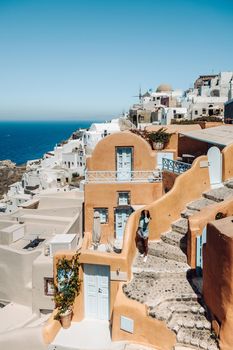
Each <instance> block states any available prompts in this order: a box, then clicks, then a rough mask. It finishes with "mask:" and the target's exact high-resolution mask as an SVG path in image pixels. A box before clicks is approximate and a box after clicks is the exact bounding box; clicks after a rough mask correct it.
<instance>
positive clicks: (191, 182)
mask: <svg viewBox="0 0 233 350" xmlns="http://www.w3.org/2000/svg"><path fill="white" fill-rule="evenodd" d="M206 162H207V157H206V156H202V157H199V158H197V159H196V160H195V161H194V163H193V166H192V168H191V169H190V170H188V171H186V172H185V173H183V174H182V175H180V176H179V177H178V178H177V179H176V182H175V185H174V186H173V188H172V189H171V190H170V191H169V192H168V193H167V194H165V195H164V196H162V197H161V198H160V199H158V200H157V201H155V202H153V203H151V204H150V205H147V206H146V207H145V208H146V209H148V210H149V211H150V213H151V216H152V220H151V221H150V224H149V230H150V235H149V239H151V240H153V239H159V238H160V236H161V234H162V233H164V232H166V231H168V230H169V229H170V225H171V223H172V222H173V221H175V220H177V219H178V218H179V217H180V213H181V211H182V210H184V209H185V207H186V204H187V203H189V202H191V201H193V200H195V199H198V198H200V197H201V195H202V193H203V192H204V191H207V190H208V189H209V188H210V181H209V171H208V167H206V166H204V167H203V164H206Z"/></svg>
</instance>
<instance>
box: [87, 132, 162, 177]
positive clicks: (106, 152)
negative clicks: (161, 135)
mask: <svg viewBox="0 0 233 350" xmlns="http://www.w3.org/2000/svg"><path fill="white" fill-rule="evenodd" d="M116 147H133V169H132V170H153V169H155V168H156V163H155V151H153V150H152V149H151V147H150V145H149V143H148V142H147V141H145V140H144V139H143V138H142V137H140V136H137V135H135V134H133V133H132V132H129V131H124V132H120V133H115V134H111V135H109V136H107V137H105V138H104V139H102V140H101V141H100V142H99V143H98V144H97V145H96V147H95V149H94V151H93V153H92V156H91V157H90V158H88V159H87V169H88V170H95V171H100V170H102V171H106V170H109V171H114V170H116Z"/></svg>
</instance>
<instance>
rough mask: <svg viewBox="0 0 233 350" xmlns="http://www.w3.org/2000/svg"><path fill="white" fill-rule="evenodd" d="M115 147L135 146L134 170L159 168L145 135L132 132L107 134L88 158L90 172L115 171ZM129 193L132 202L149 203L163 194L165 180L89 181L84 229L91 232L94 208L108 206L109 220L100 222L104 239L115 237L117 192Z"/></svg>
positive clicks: (154, 153)
mask: <svg viewBox="0 0 233 350" xmlns="http://www.w3.org/2000/svg"><path fill="white" fill-rule="evenodd" d="M116 147H132V148H133V153H132V170H133V171H140V170H141V171H151V170H155V168H156V152H155V151H153V150H152V149H151V147H150V145H149V144H148V142H146V141H145V140H144V139H143V138H141V137H140V136H137V135H135V134H133V133H131V132H128V131H126V132H121V133H115V134H112V135H109V136H107V137H105V138H104V139H103V140H101V141H100V142H99V143H98V144H97V146H96V147H95V149H94V151H93V153H92V156H91V157H90V158H89V159H88V161H87V170H88V171H116ZM119 191H129V192H130V204H131V205H142V204H149V203H151V202H153V201H154V200H156V199H158V198H160V197H161V196H162V194H163V188H162V183H161V182H160V183H150V182H146V180H145V181H144V182H140V183H133V182H130V181H129V182H128V183H120V182H115V183H108V182H107V181H106V183H87V184H86V185H85V191H84V193H85V194H84V195H85V231H86V232H92V226H93V214H94V208H107V209H108V222H107V223H106V224H101V229H102V241H106V240H107V236H109V235H111V236H114V230H115V228H114V208H116V207H118V203H117V201H118V192H119Z"/></svg>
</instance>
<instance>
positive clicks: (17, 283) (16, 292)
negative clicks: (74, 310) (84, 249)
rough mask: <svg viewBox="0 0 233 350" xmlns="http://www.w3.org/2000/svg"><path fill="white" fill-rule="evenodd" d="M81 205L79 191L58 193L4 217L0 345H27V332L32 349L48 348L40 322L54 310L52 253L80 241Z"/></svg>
mask: <svg viewBox="0 0 233 350" xmlns="http://www.w3.org/2000/svg"><path fill="white" fill-rule="evenodd" d="M82 204H83V193H81V192H80V191H77V190H74V191H71V192H57V193H53V194H44V195H42V196H40V197H39V198H38V199H37V203H34V206H33V205H31V204H30V203H29V206H28V209H18V210H17V211H16V212H15V213H14V214H10V215H6V214H3V215H1V216H0V276H1V283H0V334H1V336H0V349H7V347H6V344H9V347H8V348H9V349H11V350H13V349H15V348H17V346H18V345H19V347H20V348H21V349H23V348H25V347H23V346H22V344H23V343H24V341H23V338H25V334H26V338H27V342H28V343H30V346H31V348H33V349H38V348H39V349H44V347H43V346H42V344H43V343H42V339H41V332H42V326H43V323H44V322H45V321H46V319H48V317H49V316H50V315H51V312H52V311H53V309H54V302H53V256H52V255H53V253H54V252H56V251H57V249H66V250H70V249H73V250H77V249H79V247H80V246H81V242H82ZM30 207H37V209H29V208H30ZM25 208H26V206H25ZM40 339H41V340H40ZM34 342H35V345H34ZM32 344H33V345H32ZM40 344H41V347H40V346H39V345H40ZM36 345H37V346H38V347H37V346H36Z"/></svg>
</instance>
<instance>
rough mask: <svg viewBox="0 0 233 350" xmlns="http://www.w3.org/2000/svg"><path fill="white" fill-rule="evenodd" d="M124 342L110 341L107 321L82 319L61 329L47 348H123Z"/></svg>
mask: <svg viewBox="0 0 233 350" xmlns="http://www.w3.org/2000/svg"><path fill="white" fill-rule="evenodd" d="M124 346H125V343H123V342H112V341H111V333H110V329H109V322H107V321H100V320H87V319H86V320H85V319H84V320H83V321H81V322H72V324H71V327H70V328H68V329H63V328H62V329H61V330H60V331H59V332H58V334H57V336H56V337H55V339H54V341H53V342H52V344H51V345H50V346H49V348H48V349H49V350H66V349H69V350H75V349H81V350H85V349H98V350H110V349H114V350H123V349H124Z"/></svg>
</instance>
